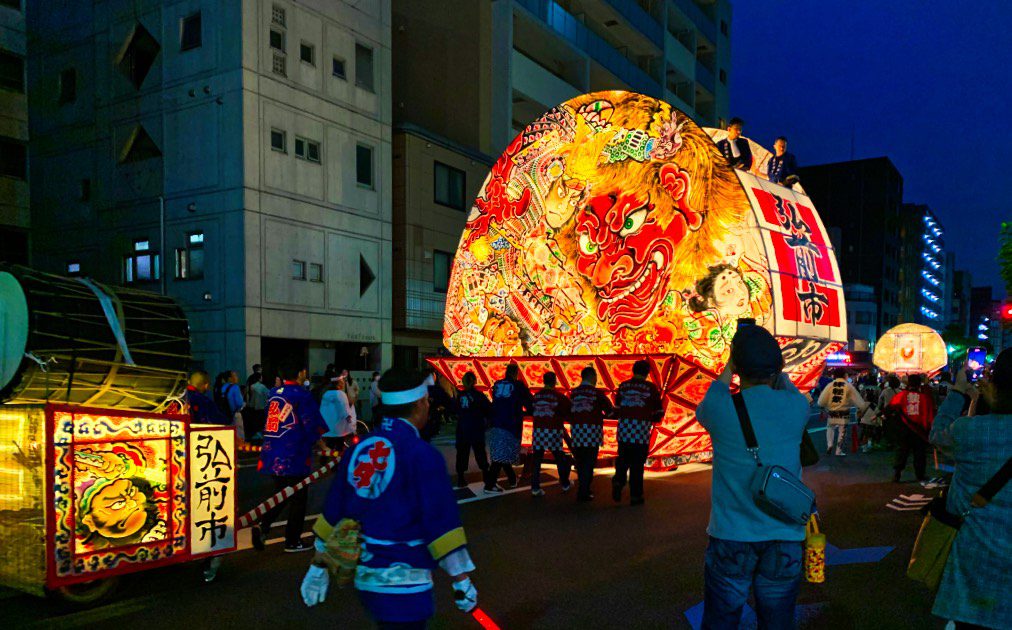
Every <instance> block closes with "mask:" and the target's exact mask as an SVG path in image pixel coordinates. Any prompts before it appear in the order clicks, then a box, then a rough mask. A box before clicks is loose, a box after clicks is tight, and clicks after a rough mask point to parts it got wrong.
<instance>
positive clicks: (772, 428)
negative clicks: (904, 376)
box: [696, 325, 809, 628]
mask: <svg viewBox="0 0 1012 630" xmlns="http://www.w3.org/2000/svg"><path fill="white" fill-rule="evenodd" d="M783 368H784V359H783V354H782V352H781V350H780V346H779V345H778V344H777V342H776V340H775V339H774V338H773V335H771V334H770V333H769V331H767V330H766V329H765V328H762V327H761V326H755V325H752V326H741V327H739V329H738V332H737V333H736V334H735V336H734V339H733V340H732V342H731V357H730V360H729V361H728V363H727V365H726V366H725V367H724V371H723V372H722V373H721V374H720V377H719V378H718V379H717V380H716V381H714V382H713V383H712V384H711V385H710V388H709V389H708V390H707V392H706V395H705V396H704V397H703V400H702V401H701V402H700V403H699V406H698V407H697V408H696V419H697V420H698V421H699V423H700V424H701V425H702V426H703V428H705V429H706V430H707V431H709V433H710V437H711V438H712V440H713V485H712V488H711V508H710V524H709V526H708V527H707V529H706V532H707V534H709V536H710V541H709V544H708V545H707V548H706V561H705V568H704V574H703V575H704V590H705V594H704V599H703V625H702V627H703V628H737V627H738V625H739V623H740V621H741V613H742V609H743V607H744V605H745V602H746V601H747V600H748V595H749V588H750V587H751V588H752V590H753V592H754V595H755V601H756V615H757V616H758V618H759V627H760V628H793V627H794V606H795V601H796V599H797V596H798V588H799V584H800V581H801V573H802V542H803V541H804V539H805V525H804V523H797V522H787V521H785V520H783V519H781V518H778V517H776V516H774V515H772V514H770V513H769V512H768V511H764V510H763V509H760V507H759V505H758V504H757V502H756V499H755V497H754V495H753V492H752V489H751V486H752V483H753V478H754V477H755V475H756V473H757V470H758V469H759V468H761V466H760V467H757V464H758V463H759V459H758V449H756V451H755V452H754V451H750V450H749V448H748V447H747V444H746V439H745V431H744V422H743V421H742V420H740V419H739V415H738V411H737V410H736V405H735V401H734V398H733V397H732V394H731V380H732V376H733V375H735V374H737V375H738V377H739V379H740V380H741V399H742V400H743V403H741V404H743V405H744V407H745V409H747V417H748V418H750V420H751V425H752V428H753V430H754V434H755V441H756V442H757V443H758V445H760V446H761V456H762V464H763V465H764V466H767V467H772V466H779V467H781V468H782V469H784V470H785V471H786V472H787V473H789V474H791V475H793V476H794V477H795V478H798V479H800V477H801V456H800V448H799V446H800V443H801V439H802V432H803V431H804V430H805V425H806V424H807V423H808V409H809V408H808V401H807V399H806V398H805V397H804V396H803V395H802V394H801V392H799V391H798V389H797V388H796V387H795V386H794V385H793V384H792V383H791V382H790V380H789V379H788V378H787V375H786V374H784V373H783V371H782V370H783Z"/></svg>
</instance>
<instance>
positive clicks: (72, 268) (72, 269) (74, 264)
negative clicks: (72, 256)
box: [67, 260, 81, 276]
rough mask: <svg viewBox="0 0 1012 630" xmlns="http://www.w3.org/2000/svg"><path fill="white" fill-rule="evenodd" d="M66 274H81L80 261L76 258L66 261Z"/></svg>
mask: <svg viewBox="0 0 1012 630" xmlns="http://www.w3.org/2000/svg"><path fill="white" fill-rule="evenodd" d="M67 275H68V276H79V275H81V262H80V261H77V260H71V261H70V262H68V263H67Z"/></svg>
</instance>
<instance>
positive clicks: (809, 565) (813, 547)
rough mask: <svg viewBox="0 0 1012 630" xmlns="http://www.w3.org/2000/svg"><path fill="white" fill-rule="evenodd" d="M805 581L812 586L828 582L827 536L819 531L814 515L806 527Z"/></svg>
mask: <svg viewBox="0 0 1012 630" xmlns="http://www.w3.org/2000/svg"><path fill="white" fill-rule="evenodd" d="M804 569H805V580H806V581H808V582H811V583H812V584H822V583H823V582H825V581H826V535H825V534H823V533H822V532H820V531H819V523H818V522H817V521H816V520H815V515H814V514H812V516H811V517H809V519H808V525H806V526H805V561H804Z"/></svg>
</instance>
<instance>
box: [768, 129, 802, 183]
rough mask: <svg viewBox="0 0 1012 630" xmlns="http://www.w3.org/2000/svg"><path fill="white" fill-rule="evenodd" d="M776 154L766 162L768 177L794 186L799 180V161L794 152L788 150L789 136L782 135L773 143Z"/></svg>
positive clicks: (773, 180)
mask: <svg viewBox="0 0 1012 630" xmlns="http://www.w3.org/2000/svg"><path fill="white" fill-rule="evenodd" d="M773 150H774V151H775V152H776V155H773V156H771V157H770V159H769V162H767V163H766V177H767V178H768V179H769V180H770V181H771V182H773V183H774V184H780V185H781V186H787V187H788V188H789V187H791V186H793V185H794V183H795V182H797V181H798V161H797V160H796V159H794V154H793V153H788V152H787V138H785V137H783V136H780V137H779V138H777V139H776V141H775V142H774V143H773Z"/></svg>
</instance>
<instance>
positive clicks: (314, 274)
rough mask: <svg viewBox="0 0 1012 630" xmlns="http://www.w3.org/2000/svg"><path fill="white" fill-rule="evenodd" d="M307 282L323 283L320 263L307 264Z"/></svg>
mask: <svg viewBox="0 0 1012 630" xmlns="http://www.w3.org/2000/svg"><path fill="white" fill-rule="evenodd" d="M309 281H310V282H323V265H321V264H320V263H309Z"/></svg>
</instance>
